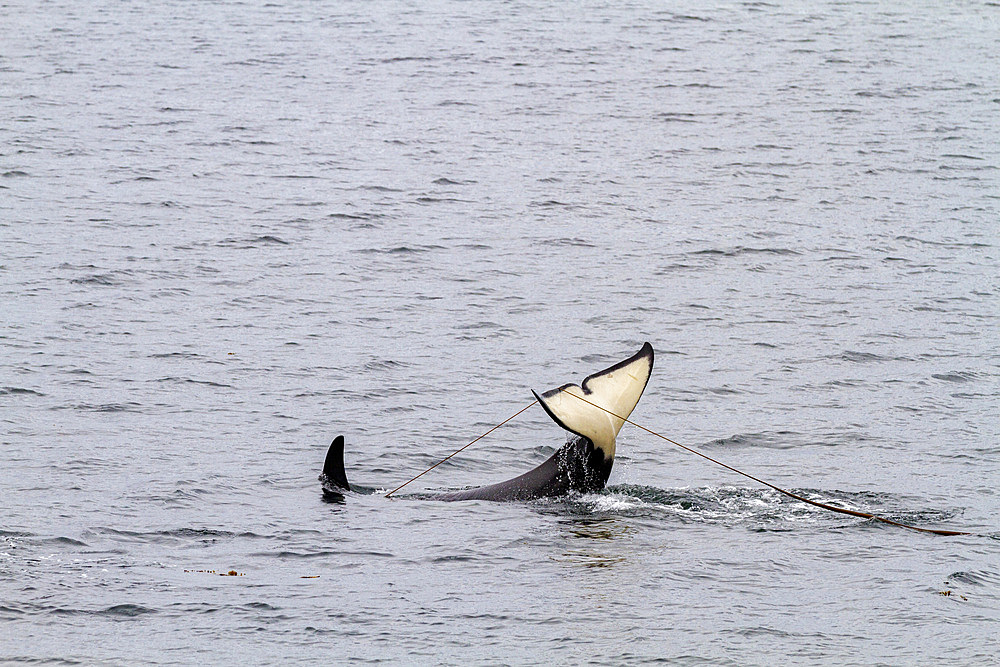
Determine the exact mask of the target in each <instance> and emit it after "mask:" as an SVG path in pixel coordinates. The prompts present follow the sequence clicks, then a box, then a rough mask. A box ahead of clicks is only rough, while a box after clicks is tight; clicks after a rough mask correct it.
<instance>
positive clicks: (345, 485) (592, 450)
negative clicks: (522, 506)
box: [320, 343, 653, 501]
mask: <svg viewBox="0 0 1000 667" xmlns="http://www.w3.org/2000/svg"><path fill="white" fill-rule="evenodd" d="M652 370H653V347H652V345H650V344H649V343H645V344H644V345H643V346H642V348H641V349H640V350H639V351H638V352H637V353H635V354H634V355H632V356H631V357H629V358H628V359H625V360H624V361H621V362H619V363H617V364H615V365H614V366H611V367H609V368H605V369H604V370H602V371H598V372H597V373H594V374H593V375H590V376H588V377H587V378H586V379H585V380H584V381H583V382H582V383H581V384H580V385H575V384H565V385H562V386H561V387H558V388H556V389H552V390H550V391H546V392H544V393H541V394H538V393H535V392H533V393H534V394H535V398H536V399H538V402H539V403H540V404H541V405H542V407H543V408H544V409H545V412H546V414H548V415H549V417H551V418H552V420H553V421H555V422H556V423H557V424H559V425H560V426H561V427H563V428H564V429H566V430H567V431H569V432H570V433H571V434H572V437H571V438H570V440H569V441H568V442H566V444H565V445H563V446H562V447H561V448H560V449H559V450H558V451H556V453H555V454H553V455H552V456H551V457H549V458H548V459H547V460H545V461H544V462H543V463H541V464H540V465H539V466H538V467H536V468H534V469H532V470H529V471H528V472H526V473H524V474H523V475H519V476H517V477H514V478H512V479H508V480H506V481H503V482H498V483H496V484H490V485H488V486H481V487H477V488H473V489H466V490H463V491H453V492H448V493H440V494H435V495H432V496H429V499H431V500H445V501H454V500H494V501H517V500H521V501H523V500H532V499H536V498H546V497H554V496H562V495H566V494H568V493H571V492H577V493H594V492H597V491H600V490H601V489H603V488H604V486H605V484H607V482H608V477H609V476H610V475H611V468H612V466H613V465H614V459H615V440H616V438H617V436H618V432H619V431H620V430H621V427H622V425H623V424H624V419H627V418H628V416H629V415H630V414H631V413H632V410H633V409H635V406H636V404H637V403H638V402H639V398H640V397H641V396H642V392H643V390H644V389H645V388H646V384H647V383H648V382H649V376H650V374H651V373H652ZM581 399H583V400H581ZM320 481H321V482H322V483H323V493H324V495H326V496H327V497H329V498H338V497H342V496H343V493H344V492H345V491H350V490H352V489H351V485H350V483H349V482H348V481H347V474H346V472H345V470H344V437H343V436H337V438H336V439H334V441H333V443H332V444H331V445H330V449H329V450H328V451H327V456H326V462H325V463H324V465H323V474H321V475H320Z"/></svg>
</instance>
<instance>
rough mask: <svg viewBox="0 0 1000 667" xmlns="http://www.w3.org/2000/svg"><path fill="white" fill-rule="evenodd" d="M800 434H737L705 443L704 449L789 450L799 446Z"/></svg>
mask: <svg viewBox="0 0 1000 667" xmlns="http://www.w3.org/2000/svg"><path fill="white" fill-rule="evenodd" d="M801 440H802V434H801V433H797V432H795V431H775V432H773V433H737V434H735V435H731V436H729V437H728V438H719V439H717V440H712V441H711V442H707V443H705V445H703V446H704V447H720V448H723V447H729V448H737V447H766V448H768V449H791V448H793V447H797V446H801Z"/></svg>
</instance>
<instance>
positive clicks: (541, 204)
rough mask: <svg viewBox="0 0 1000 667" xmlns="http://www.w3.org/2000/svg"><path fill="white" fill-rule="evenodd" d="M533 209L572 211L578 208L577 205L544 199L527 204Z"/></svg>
mask: <svg viewBox="0 0 1000 667" xmlns="http://www.w3.org/2000/svg"><path fill="white" fill-rule="evenodd" d="M528 206H531V207H533V208H565V209H572V208H578V205H577V204H570V203H568V202H562V201H558V200H555V199H544V200H541V201H533V202H530V203H529V204H528Z"/></svg>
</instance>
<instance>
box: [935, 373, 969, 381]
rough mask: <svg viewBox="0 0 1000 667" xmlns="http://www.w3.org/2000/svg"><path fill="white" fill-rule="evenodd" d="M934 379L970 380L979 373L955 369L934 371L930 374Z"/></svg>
mask: <svg viewBox="0 0 1000 667" xmlns="http://www.w3.org/2000/svg"><path fill="white" fill-rule="evenodd" d="M931 377H932V378H934V379H935V380H944V381H945V382H972V381H973V380H975V379H976V378H978V377H979V373H975V372H973V371H956V372H954V373H934V374H933V375H931Z"/></svg>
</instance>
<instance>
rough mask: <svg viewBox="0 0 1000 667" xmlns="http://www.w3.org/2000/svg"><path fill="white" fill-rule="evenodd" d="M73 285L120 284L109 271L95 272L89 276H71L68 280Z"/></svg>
mask: <svg viewBox="0 0 1000 667" xmlns="http://www.w3.org/2000/svg"><path fill="white" fill-rule="evenodd" d="M70 282H71V283H73V284H74V285H102V286H111V285H120V284H121V281H120V280H117V279H116V278H115V277H114V275H113V274H111V273H95V274H93V275H90V276H81V277H80V278H73V279H72V280H70Z"/></svg>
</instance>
